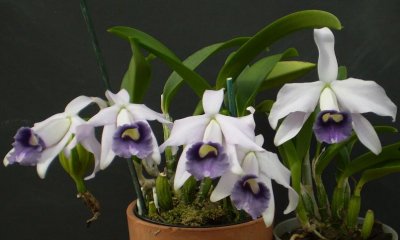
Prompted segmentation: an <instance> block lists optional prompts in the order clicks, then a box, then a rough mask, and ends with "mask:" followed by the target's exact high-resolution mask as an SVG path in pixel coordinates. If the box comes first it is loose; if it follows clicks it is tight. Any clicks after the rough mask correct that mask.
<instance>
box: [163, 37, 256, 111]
mask: <svg viewBox="0 0 400 240" xmlns="http://www.w3.org/2000/svg"><path fill="white" fill-rule="evenodd" d="M248 39H249V38H248V37H239V38H234V39H232V40H229V41H226V42H222V43H216V44H213V45H210V46H207V47H204V48H202V49H200V50H198V51H196V52H195V53H193V54H192V55H191V56H189V57H188V58H187V59H185V60H184V61H183V64H184V65H185V66H186V67H188V68H189V69H192V70H194V69H196V68H197V67H198V66H199V65H200V64H201V63H203V62H204V61H205V60H207V59H208V58H209V57H211V56H213V55H215V54H216V53H218V52H220V51H222V50H225V49H228V48H232V47H238V46H241V45H243V44H244V43H245V42H246V41H247V40H248ZM183 81H184V80H183V78H182V77H181V76H180V75H179V74H178V73H177V72H173V73H172V74H171V75H170V76H169V78H168V79H167V82H166V83H165V86H164V92H163V109H164V111H165V112H169V106H170V104H171V101H172V98H173V97H174V96H175V93H176V92H177V91H178V89H179V88H180V86H182V83H183Z"/></svg>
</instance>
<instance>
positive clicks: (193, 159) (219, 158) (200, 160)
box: [186, 142, 230, 180]
mask: <svg viewBox="0 0 400 240" xmlns="http://www.w3.org/2000/svg"><path fill="white" fill-rule="evenodd" d="M186 158H187V160H188V161H187V162H186V170H187V171H188V172H189V173H190V174H192V175H193V176H194V177H195V178H196V179H197V180H201V179H203V178H205V177H209V178H217V177H220V176H221V175H222V174H224V173H225V172H226V171H227V170H228V168H229V165H230V164H229V161H228V156H227V155H226V154H225V151H224V148H223V147H222V146H221V145H220V144H219V143H214V142H207V143H205V142H198V143H195V144H193V145H192V146H191V147H190V148H189V150H188V151H187V153H186Z"/></svg>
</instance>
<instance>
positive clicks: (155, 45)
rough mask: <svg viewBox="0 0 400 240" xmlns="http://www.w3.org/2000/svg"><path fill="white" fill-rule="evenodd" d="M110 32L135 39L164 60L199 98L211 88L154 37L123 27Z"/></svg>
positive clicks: (111, 29)
mask: <svg viewBox="0 0 400 240" xmlns="http://www.w3.org/2000/svg"><path fill="white" fill-rule="evenodd" d="M108 31H109V32H110V33H113V34H115V35H116V36H118V37H120V38H122V39H125V40H127V41H129V39H130V38H134V39H135V40H136V41H137V43H138V44H139V45H140V46H141V47H143V48H144V49H146V50H147V51H149V52H150V53H152V54H154V55H155V56H157V57H158V58H160V59H161V60H163V61H164V62H165V63H166V64H167V65H168V66H169V67H170V68H171V69H172V70H174V71H176V72H177V73H178V74H179V75H180V76H181V77H182V78H183V79H184V80H185V81H186V83H187V84H188V85H189V86H190V87H191V88H192V89H193V91H194V92H195V93H196V94H197V95H198V96H199V97H201V96H202V95H203V92H204V91H205V90H206V89H210V88H211V86H210V84H208V82H207V81H206V80H204V79H203V78H202V77H201V76H200V75H199V74H197V73H196V72H194V71H192V70H191V69H189V68H188V67H186V66H185V65H184V64H183V63H182V62H181V60H180V59H179V58H178V57H177V56H176V55H175V54H174V53H173V52H172V51H171V50H169V49H168V48H167V47H166V46H164V44H162V43H161V42H159V41H158V40H156V39H155V38H153V37H152V36H150V35H148V34H146V33H144V32H142V31H139V30H137V29H134V28H129V27H122V26H118V27H112V28H110V29H108Z"/></svg>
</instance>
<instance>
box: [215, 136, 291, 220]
mask: <svg viewBox="0 0 400 240" xmlns="http://www.w3.org/2000/svg"><path fill="white" fill-rule="evenodd" d="M255 141H256V143H257V145H259V146H260V147H261V146H262V145H263V143H264V138H263V137H262V135H258V136H257V137H256V140H255ZM237 151H238V159H240V164H241V166H242V167H243V171H244V173H243V174H241V175H238V174H235V173H233V172H232V171H229V172H227V173H225V174H224V175H222V176H221V178H220V180H219V182H218V184H217V186H216V187H215V189H214V191H213V192H212V193H211V197H210V200H211V201H212V202H216V201H219V200H221V199H223V198H226V197H228V196H230V197H231V199H232V202H233V203H234V204H235V205H236V207H238V208H240V209H243V210H245V211H246V212H248V213H249V214H250V215H251V216H252V217H253V218H257V217H259V216H260V215H262V216H263V218H264V222H265V224H266V225H267V226H271V225H272V223H273V220H274V215H275V200H274V192H273V189H272V184H271V180H274V181H275V182H277V183H278V184H280V185H282V186H284V187H285V188H287V189H288V194H289V204H288V206H287V207H286V209H285V211H284V213H285V214H288V213H290V212H292V211H294V210H295V209H296V207H297V203H298V200H299V196H298V194H297V193H296V191H295V190H294V189H293V188H292V187H290V171H289V170H288V169H287V168H286V167H285V166H283V165H282V163H281V162H280V161H279V159H278V156H277V155H276V154H275V153H272V152H269V151H266V150H263V151H251V150H250V151H248V150H244V149H243V148H240V147H238V148H237Z"/></svg>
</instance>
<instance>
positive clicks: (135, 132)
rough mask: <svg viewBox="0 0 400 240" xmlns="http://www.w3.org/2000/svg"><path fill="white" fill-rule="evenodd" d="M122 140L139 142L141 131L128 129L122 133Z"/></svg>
mask: <svg viewBox="0 0 400 240" xmlns="http://www.w3.org/2000/svg"><path fill="white" fill-rule="evenodd" d="M121 137H122V138H124V139H125V138H127V137H129V138H130V139H132V140H134V141H137V140H139V139H140V132H139V129H137V128H128V129H126V130H125V131H123V132H122V134H121Z"/></svg>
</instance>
